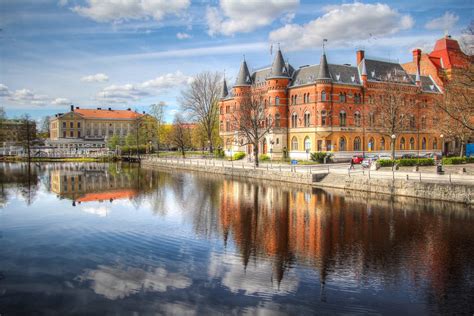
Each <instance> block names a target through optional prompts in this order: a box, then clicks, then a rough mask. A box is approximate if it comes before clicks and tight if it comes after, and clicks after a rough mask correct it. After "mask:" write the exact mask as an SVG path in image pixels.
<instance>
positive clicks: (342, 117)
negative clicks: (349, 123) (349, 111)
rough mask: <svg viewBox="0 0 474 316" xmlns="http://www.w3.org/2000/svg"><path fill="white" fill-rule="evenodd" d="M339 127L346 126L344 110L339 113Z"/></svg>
mask: <svg viewBox="0 0 474 316" xmlns="http://www.w3.org/2000/svg"><path fill="white" fill-rule="evenodd" d="M339 125H340V126H346V112H345V111H344V110H342V111H341V112H339Z"/></svg>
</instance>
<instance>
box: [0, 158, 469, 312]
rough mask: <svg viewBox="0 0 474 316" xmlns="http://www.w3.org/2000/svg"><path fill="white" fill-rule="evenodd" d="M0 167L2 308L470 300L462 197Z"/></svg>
mask: <svg viewBox="0 0 474 316" xmlns="http://www.w3.org/2000/svg"><path fill="white" fill-rule="evenodd" d="M0 172H1V178H2V191H1V192H2V195H1V199H2V200H1V201H2V209H1V210H0V231H1V232H4V235H5V238H0V267H1V268H0V271H2V272H3V275H4V276H5V277H4V279H2V277H1V275H0V313H1V312H8V311H10V312H11V311H14V310H15V307H18V304H20V303H21V304H23V305H26V306H31V308H32V309H31V310H29V311H33V310H47V309H48V308H51V304H53V305H54V304H56V303H57V301H54V302H53V301H52V300H51V298H50V295H51V293H54V296H55V297H56V298H57V297H61V298H62V299H63V300H66V298H67V302H68V303H64V305H63V306H61V308H64V310H69V309H67V308H72V307H74V308H76V309H74V310H75V311H77V312H78V313H89V312H91V311H94V312H96V313H100V312H101V311H102V312H110V311H122V310H123V308H128V309H127V310H130V311H136V312H144V313H146V312H151V311H153V312H156V311H158V312H162V313H173V312H175V313H187V312H191V313H194V312H197V313H204V312H219V313H241V312H248V313H257V312H276V311H280V312H284V313H313V312H315V311H316V310H317V311H320V312H321V311H322V312H325V313H335V312H337V313H372V312H386V313H399V312H400V311H402V312H410V313H416V314H426V313H450V312H472V310H473V305H472V302H474V297H473V292H472V284H473V273H472V271H473V268H474V265H473V262H474V242H473V240H474V239H473V237H474V233H473V229H472V227H473V223H474V215H473V214H474V213H473V212H472V209H469V208H468V207H466V206H465V205H460V204H452V203H443V202H434V201H431V202H428V201H424V200H416V199H410V198H397V199H394V198H391V197H389V196H384V195H371V194H365V193H357V192H342V191H335V190H331V191H323V190H316V189H309V188H308V187H296V186H289V185H276V184H274V183H260V182H255V181H252V182H250V181H241V180H239V181H237V180H233V179H229V178H225V177H219V176H211V175H206V174H201V173H181V172H170V171H153V170H147V169H145V168H141V169H139V168H137V167H135V166H132V165H126V164H124V165H107V164H43V165H31V167H30V168H28V167H27V166H26V165H22V164H4V165H3V166H2V167H1V168H0ZM25 271H27V272H25ZM33 285H34V286H33ZM53 288H54V290H53ZM31 295H34V296H35V297H36V298H38V297H41V298H42V300H38V299H36V300H32V299H31ZM217 297H218V298H219V299H216V298H217ZM111 301H114V303H113V304H114V305H111V304H112V303H110V304H109V303H108V302H111ZM156 301H158V302H160V304H159V305H156V304H153V303H150V302H156ZM84 302H89V303H90V304H91V305H89V307H87V304H84ZM144 302H148V303H149V304H143V303H144ZM197 302H199V303H197ZM2 306H3V307H4V308H2Z"/></svg>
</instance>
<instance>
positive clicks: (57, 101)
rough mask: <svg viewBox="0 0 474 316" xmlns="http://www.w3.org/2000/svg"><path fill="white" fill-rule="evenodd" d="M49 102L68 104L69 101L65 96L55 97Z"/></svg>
mask: <svg viewBox="0 0 474 316" xmlns="http://www.w3.org/2000/svg"><path fill="white" fill-rule="evenodd" d="M51 104H53V105H69V104H71V101H70V100H69V99H67V98H56V99H54V100H53V101H51Z"/></svg>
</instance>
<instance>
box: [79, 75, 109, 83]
mask: <svg viewBox="0 0 474 316" xmlns="http://www.w3.org/2000/svg"><path fill="white" fill-rule="evenodd" d="M81 81H82V82H105V81H109V76H107V75H106V74H103V73H98V74H95V75H89V76H84V77H82V78H81Z"/></svg>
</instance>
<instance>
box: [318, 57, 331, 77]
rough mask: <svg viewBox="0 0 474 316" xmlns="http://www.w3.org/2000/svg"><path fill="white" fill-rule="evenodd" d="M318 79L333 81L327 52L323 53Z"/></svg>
mask: <svg viewBox="0 0 474 316" xmlns="http://www.w3.org/2000/svg"><path fill="white" fill-rule="evenodd" d="M316 79H318V80H331V74H330V73H329V66H328V61H327V59H326V52H324V51H323V54H322V55H321V61H320V63H319V72H318V77H317V78H316Z"/></svg>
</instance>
